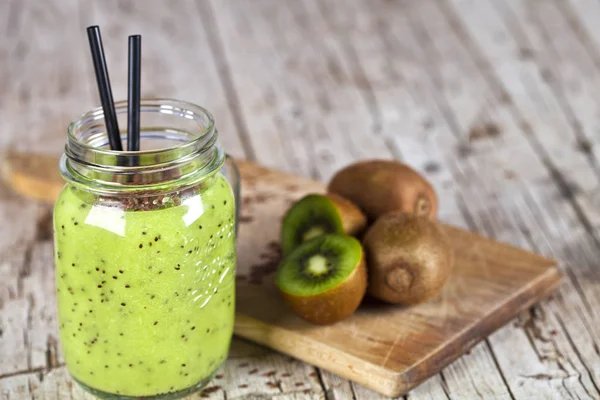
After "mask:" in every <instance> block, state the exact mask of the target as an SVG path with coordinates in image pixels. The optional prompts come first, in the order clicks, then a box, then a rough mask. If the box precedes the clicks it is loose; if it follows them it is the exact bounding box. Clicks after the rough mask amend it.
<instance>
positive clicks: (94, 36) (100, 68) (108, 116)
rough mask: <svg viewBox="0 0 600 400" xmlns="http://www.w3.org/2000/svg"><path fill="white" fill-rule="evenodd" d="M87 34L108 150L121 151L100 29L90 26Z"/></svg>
mask: <svg viewBox="0 0 600 400" xmlns="http://www.w3.org/2000/svg"><path fill="white" fill-rule="evenodd" d="M87 33H88V39H89V42H90V49H91V50H92V59H93V60H94V70H95V72H96V81H97V83H98V92H99V93H100V101H101V102H102V109H103V110H104V123H105V124H106V131H107V132H108V141H109V143H110V148H111V149H112V150H118V151H122V150H123V146H122V144H121V136H120V133H119V124H118V122H117V113H116V112H115V104H114V101H113V96H112V90H111V88H110V79H109V78H108V69H107V68H106V58H105V57H104V48H103V47H102V37H101V36H100V28H98V26H96V25H94V26H90V27H88V28H87Z"/></svg>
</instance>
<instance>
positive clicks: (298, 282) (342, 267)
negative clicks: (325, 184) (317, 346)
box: [275, 234, 367, 325]
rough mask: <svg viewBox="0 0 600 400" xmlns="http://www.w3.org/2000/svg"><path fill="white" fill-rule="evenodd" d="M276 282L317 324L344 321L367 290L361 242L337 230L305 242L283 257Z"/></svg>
mask: <svg viewBox="0 0 600 400" xmlns="http://www.w3.org/2000/svg"><path fill="white" fill-rule="evenodd" d="M275 283H276V284H277V287H278V288H279V291H280V292H281V295H282V297H283V299H284V301H285V302H286V303H287V305H288V306H289V307H290V308H291V309H292V311H294V312H295V313H296V314H298V315H299V316H300V317H302V318H304V319H305V320H307V321H310V322H312V323H313V324H318V325H326V324H332V323H335V322H338V321H341V320H343V319H345V318H347V317H349V316H350V315H352V313H354V311H355V310H356V309H357V308H358V306H359V305H360V303H361V301H362V299H363V297H364V295H365V293H366V290H367V269H366V266H365V260H364V255H363V250H362V247H361V245H360V242H359V241H358V240H357V239H355V238H353V237H350V236H345V235H335V234H328V235H321V236H318V237H316V238H314V239H311V240H309V241H307V242H304V243H302V244H301V245H299V246H298V247H296V248H295V249H294V250H293V251H292V252H291V253H290V254H289V255H288V256H287V257H285V258H284V259H283V261H282V262H281V264H280V265H279V267H278V269H277V275H276V278H275Z"/></svg>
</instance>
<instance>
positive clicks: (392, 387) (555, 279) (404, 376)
mask: <svg viewBox="0 0 600 400" xmlns="http://www.w3.org/2000/svg"><path fill="white" fill-rule="evenodd" d="M562 279H563V273H562V272H561V271H560V269H559V268H558V267H557V266H556V264H554V265H550V266H548V267H547V270H546V271H544V273H543V274H540V276H539V277H538V279H536V280H534V281H532V283H531V284H530V285H528V286H525V287H523V289H522V290H520V291H519V292H518V293H517V294H516V295H515V296H513V297H512V298H510V299H508V301H506V302H505V303H503V304H501V305H499V306H498V307H496V308H494V309H492V310H491V311H490V312H488V313H487V314H486V315H485V316H484V317H482V318H481V319H479V320H478V321H477V322H476V323H475V324H472V325H469V326H468V327H465V329H463V330H462V331H461V332H459V333H457V334H456V335H455V336H454V337H453V338H452V339H451V340H450V346H449V345H448V342H445V343H444V345H440V347H439V349H438V350H435V351H432V352H431V353H430V354H431V356H430V357H427V358H424V359H423V360H421V361H420V362H419V363H418V364H415V365H413V366H411V367H410V368H408V369H405V370H402V371H394V370H390V369H387V368H386V367H385V366H380V365H376V364H373V363H370V362H368V361H366V360H363V359H360V358H358V357H356V356H352V355H350V354H345V355H344V358H347V359H348V360H352V361H353V362H354V367H355V368H347V367H346V368H345V367H344V366H343V363H340V362H336V363H330V364H328V363H327V361H331V360H326V359H320V358H318V357H310V356H309V357H301V356H299V355H297V354H293V353H292V352H289V350H288V348H287V347H286V346H285V343H284V342H279V341H272V340H269V339H268V338H269V337H272V335H277V333H278V331H281V332H285V336H294V337H295V340H297V341H300V342H302V343H304V344H305V345H306V347H308V348H317V347H321V348H322V351H323V352H326V351H328V349H330V348H331V347H330V346H327V345H325V344H323V343H320V342H318V341H315V340H313V339H311V338H309V337H306V336H303V335H301V334H300V333H298V332H295V331H293V330H289V329H286V328H283V327H279V326H276V325H268V324H266V323H264V322H262V321H260V320H257V319H255V318H252V317H250V316H248V315H245V314H240V313H236V321H235V329H234V333H235V334H236V335H237V336H239V337H242V338H245V339H248V340H251V341H253V342H256V343H259V344H261V345H264V346H267V347H269V348H271V349H274V350H276V351H279V352H281V353H283V354H286V355H289V356H291V357H294V358H297V359H299V360H302V361H304V362H307V363H309V364H311V365H314V366H316V367H319V368H323V369H325V370H327V371H330V372H332V373H334V374H337V375H339V376H341V377H343V378H346V379H350V380H352V381H355V382H358V383H360V384H361V385H364V386H366V387H368V388H370V389H373V390H375V391H376V392H379V393H381V394H383V395H385V396H389V397H397V396H402V395H404V394H406V393H407V392H408V391H410V390H411V389H413V388H414V387H416V386H418V385H419V384H421V383H422V382H423V381H425V380H426V379H428V378H430V377H431V376H433V375H435V373H437V372H438V371H440V370H441V369H442V368H444V367H446V366H448V365H450V364H451V363H452V362H453V361H455V360H456V359H458V358H459V357H460V356H462V355H463V354H464V353H465V352H466V351H467V350H469V349H471V348H472V347H474V346H475V345H476V344H477V343H479V342H481V341H482V340H484V339H485V338H486V337H488V336H489V335H490V334H492V333H493V332H495V331H496V330H498V329H500V328H501V327H502V326H504V325H505V324H506V323H507V322H509V321H510V320H511V319H513V318H515V317H516V316H517V315H518V314H519V313H520V312H522V311H523V310H525V309H527V308H529V307H531V306H532V305H534V304H536V303H538V302H539V301H541V300H542V299H544V298H546V297H547V296H549V295H550V294H552V293H553V292H554V291H555V290H556V289H557V287H558V285H559V284H560V283H561V281H562ZM503 308H507V309H508V311H507V312H504V313H502V312H501V310H502V309H503ZM499 314H500V315H502V317H501V318H498V317H497V316H498V315H499ZM266 330H269V331H270V334H269V335H265V334H264V333H262V334H261V332H264V331H266ZM469 332H477V335H475V336H472V337H471V338H469V335H468V333H469ZM279 336H282V337H283V336H284V335H279ZM457 346H460V351H454V349H456V347H457ZM306 354H310V353H309V352H307V353H306ZM431 362H434V363H436V364H437V366H436V367H435V368H427V367H426V364H427V363H431ZM348 364H349V363H348ZM332 366H333V368H332ZM356 366H359V369H358V370H357V369H356ZM425 371H433V372H431V373H426V372H425ZM372 372H376V373H377V374H378V375H379V376H380V380H379V381H374V380H373V379H372ZM367 377H369V379H367Z"/></svg>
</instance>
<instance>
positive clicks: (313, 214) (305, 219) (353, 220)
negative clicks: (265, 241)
mask: <svg viewBox="0 0 600 400" xmlns="http://www.w3.org/2000/svg"><path fill="white" fill-rule="evenodd" d="M366 224H367V219H366V217H365V215H364V214H363V213H362V212H361V211H360V210H359V209H358V207H356V206H355V205H354V204H353V203H351V202H350V201H348V200H346V199H344V198H342V197H340V196H338V195H335V194H332V195H327V196H325V195H320V194H309V195H307V196H305V197H303V198H302V199H300V200H299V201H297V202H296V203H294V204H293V205H292V207H291V208H290V209H289V210H288V211H287V213H286V214H285V216H284V218H283V225H282V228H281V248H282V251H283V254H284V255H286V254H289V252H291V251H292V250H293V249H294V248H295V247H297V246H298V245H299V244H301V243H303V242H305V241H307V240H310V239H314V238H316V237H317V236H320V235H324V234H328V233H338V234H342V233H346V234H348V235H355V234H358V233H360V232H362V231H363V230H364V228H365V227H366Z"/></svg>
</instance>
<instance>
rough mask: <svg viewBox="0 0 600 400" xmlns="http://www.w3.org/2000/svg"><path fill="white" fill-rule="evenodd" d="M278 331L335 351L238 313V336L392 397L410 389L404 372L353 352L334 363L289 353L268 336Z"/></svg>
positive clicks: (307, 344) (297, 339) (311, 345)
mask: <svg viewBox="0 0 600 400" xmlns="http://www.w3.org/2000/svg"><path fill="white" fill-rule="evenodd" d="M266 330H268V331H270V335H265V334H262V333H261V332H264V331H266ZM278 332H285V335H279V336H280V337H285V336H287V337H292V336H293V337H295V340H296V341H299V342H301V343H303V344H304V345H305V346H306V348H312V349H315V350H318V351H321V352H323V353H326V352H331V347H330V346H328V345H326V344H324V343H321V342H318V341H316V340H313V339H311V338H309V337H307V336H303V335H302V334H301V333H299V332H296V331H293V330H289V329H285V328H282V327H279V326H276V325H269V324H266V323H264V322H262V321H260V320H258V319H255V318H252V317H249V316H248V315H245V314H240V313H236V317H235V326H234V334H235V335H236V336H239V337H241V338H244V339H248V340H250V341H253V342H255V343H258V344H261V345H264V346H267V347H269V348H270V349H273V350H276V351H278V352H280V353H283V354H286V355H288V356H290V357H294V358H296V359H298V360H301V361H304V362H306V363H308V364H311V365H313V366H316V367H319V368H323V369H325V370H327V371H329V372H332V373H334V374H336V375H338V376H341V377H344V378H346V379H350V380H352V381H354V382H357V383H359V384H361V385H363V386H365V387H368V388H370V389H372V390H374V391H376V392H378V393H381V394H384V395H386V396H389V397H395V396H397V395H398V394H397V393H402V392H403V391H404V390H408V389H410V388H409V387H407V386H406V383H405V382H404V381H403V379H402V377H403V375H404V373H403V372H396V371H391V370H389V369H386V368H384V367H382V366H379V365H376V364H373V363H370V362H368V361H366V360H364V359H361V358H359V357H356V356H353V355H351V354H343V358H344V359H347V360H350V361H351V362H344V361H343V360H340V361H338V362H333V363H332V362H331V360H328V359H321V358H318V357H299V356H298V355H297V354H292V353H291V352H289V350H288V347H286V345H285V342H280V341H278V340H276V341H271V340H269V339H268V338H269V336H272V335H277V333H278ZM296 343H297V342H296ZM305 354H311V352H305ZM344 364H345V366H344ZM352 364H353V365H352ZM350 365H352V367H350ZM332 366H333V368H332ZM357 367H358V368H357ZM373 373H376V374H377V375H378V376H379V380H374V379H373ZM378 383H379V384H378ZM382 389H383V390H382ZM387 389H389V390H387Z"/></svg>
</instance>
